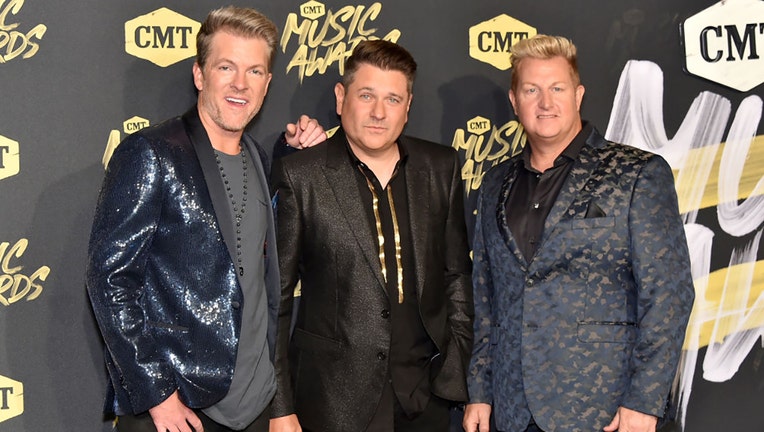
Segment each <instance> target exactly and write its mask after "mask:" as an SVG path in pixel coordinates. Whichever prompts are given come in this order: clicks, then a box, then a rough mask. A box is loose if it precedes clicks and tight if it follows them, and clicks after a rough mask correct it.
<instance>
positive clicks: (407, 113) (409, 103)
mask: <svg viewBox="0 0 764 432" xmlns="http://www.w3.org/2000/svg"><path fill="white" fill-rule="evenodd" d="M413 100H414V94H413V93H409V102H408V103H407V104H406V119H405V121H406V123H408V121H409V109H410V108H411V101H413Z"/></svg>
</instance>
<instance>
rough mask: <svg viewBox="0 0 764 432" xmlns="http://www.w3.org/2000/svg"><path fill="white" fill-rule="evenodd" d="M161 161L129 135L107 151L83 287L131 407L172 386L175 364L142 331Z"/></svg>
mask: <svg viewBox="0 0 764 432" xmlns="http://www.w3.org/2000/svg"><path fill="white" fill-rule="evenodd" d="M161 176H162V173H161V167H160V163H159V161H158V158H157V155H156V154H155V153H154V151H153V149H152V147H151V144H150V143H149V142H148V141H147V140H146V139H145V138H141V137H135V136H131V137H129V138H128V139H126V140H125V141H124V142H123V143H122V144H121V145H120V146H119V147H118V148H117V150H116V151H115V153H114V155H113V156H112V158H111V160H110V163H109V166H108V169H107V171H106V177H105V179H104V182H103V186H102V189H101V193H100V196H99V199H98V204H97V207H96V211H95V217H94V222H93V228H92V232H91V236H90V244H89V250H88V264H87V271H86V285H87V290H88V294H89V296H90V301H91V303H92V307H93V311H94V313H95V317H96V320H97V321H98V325H99V327H100V330H101V334H102V335H103V339H104V342H105V344H106V348H107V351H108V355H107V365H108V366H109V374H110V376H111V380H112V383H113V385H114V386H115V389H116V390H117V391H118V392H119V391H124V392H126V393H127V394H128V395H129V397H130V401H131V404H132V406H131V407H130V409H131V410H132V412H134V413H139V412H143V411H146V410H148V409H149V408H151V407H153V406H155V405H157V404H159V403H160V402H161V401H163V400H164V399H166V398H167V397H168V396H169V395H170V394H172V392H173V391H174V390H175V389H176V387H177V386H176V383H175V378H174V375H173V370H172V368H171V367H170V365H169V364H168V363H167V362H166V361H165V359H164V358H162V356H161V355H160V354H159V353H160V350H157V349H156V343H155V341H154V340H153V337H152V335H151V334H150V333H149V332H147V331H145V328H146V325H145V324H146V322H145V319H146V317H145V315H146V314H145V310H144V306H143V302H145V301H148V300H147V299H146V298H145V296H144V286H143V280H144V273H145V270H146V263H147V259H148V255H149V249H150V247H151V243H152V238H153V236H154V232H155V231H156V229H157V221H158V218H159V215H160V211H161V198H162V189H161V180H162V179H161Z"/></svg>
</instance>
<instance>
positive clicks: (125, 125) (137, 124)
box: [101, 116, 151, 169]
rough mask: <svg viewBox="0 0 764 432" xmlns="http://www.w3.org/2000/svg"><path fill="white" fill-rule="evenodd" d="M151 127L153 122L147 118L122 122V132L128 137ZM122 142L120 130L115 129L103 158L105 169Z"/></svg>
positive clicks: (134, 117)
mask: <svg viewBox="0 0 764 432" xmlns="http://www.w3.org/2000/svg"><path fill="white" fill-rule="evenodd" d="M149 126H151V122H149V121H148V120H146V119H145V118H143V117H138V116H133V117H131V118H129V119H127V120H125V121H124V122H122V131H123V132H124V133H126V134H127V135H130V134H133V133H135V132H138V131H139V130H141V129H143V128H147V127H149ZM120 142H122V136H121V135H120V133H119V130H117V129H113V130H112V131H110V132H109V138H108V139H107V141H106V149H105V150H104V151H103V157H102V158H101V163H102V164H103V167H104V169H106V167H108V166H109V160H110V159H111V155H113V154H114V150H116V149H117V146H119V143H120Z"/></svg>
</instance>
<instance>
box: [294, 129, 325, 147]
mask: <svg viewBox="0 0 764 432" xmlns="http://www.w3.org/2000/svg"><path fill="white" fill-rule="evenodd" d="M300 141H301V144H302V145H303V146H305V147H310V146H314V145H316V144H318V143H321V142H324V141H326V133H325V132H324V130H323V129H321V128H320V127H315V128H313V130H311V131H310V132H304V133H303V136H301V137H300Z"/></svg>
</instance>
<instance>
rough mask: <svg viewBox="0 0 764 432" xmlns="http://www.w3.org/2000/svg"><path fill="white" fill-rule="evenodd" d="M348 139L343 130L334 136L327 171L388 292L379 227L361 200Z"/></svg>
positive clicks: (368, 259)
mask: <svg viewBox="0 0 764 432" xmlns="http://www.w3.org/2000/svg"><path fill="white" fill-rule="evenodd" d="M345 140H346V138H345V134H344V133H343V132H342V130H338V131H337V132H336V133H335V134H334V136H332V138H330V140H329V142H328V143H327V149H326V165H325V166H324V175H325V176H326V180H327V182H328V184H329V187H330V188H331V189H332V192H333V193H334V198H335V200H336V202H337V205H338V206H339V209H340V211H341V212H342V215H343V216H344V218H345V223H347V224H348V226H349V227H350V230H351V231H352V232H353V236H354V237H355V240H356V242H357V243H358V247H359V248H360V249H361V252H362V253H363V255H364V257H365V258H366V262H367V263H368V264H369V267H371V269H372V270H373V273H374V276H375V277H376V279H377V282H379V287H380V289H382V291H383V292H385V294H387V290H386V289H385V282H384V279H383V278H382V266H381V265H380V263H379V246H378V245H377V243H376V242H375V241H374V240H375V239H376V238H377V230H376V229H374V228H372V226H371V225H369V218H368V216H367V212H366V210H365V209H364V208H363V201H362V200H361V192H360V191H359V190H358V184H357V182H356V181H355V175H356V174H355V172H354V170H355V169H356V167H354V166H353V165H352V164H351V162H350V159H349V156H348V153H347V148H346V142H345Z"/></svg>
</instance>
